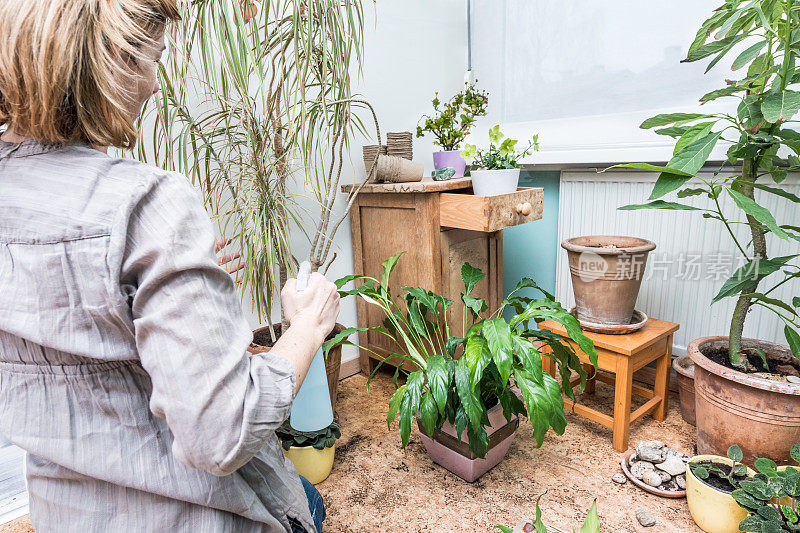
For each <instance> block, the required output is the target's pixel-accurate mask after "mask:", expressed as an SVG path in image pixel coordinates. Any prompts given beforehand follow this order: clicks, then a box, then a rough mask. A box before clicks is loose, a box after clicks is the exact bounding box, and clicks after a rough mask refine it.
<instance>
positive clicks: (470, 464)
mask: <svg viewBox="0 0 800 533" xmlns="http://www.w3.org/2000/svg"><path fill="white" fill-rule="evenodd" d="M488 415H489V422H490V423H491V426H490V427H487V428H486V433H487V434H488V435H489V451H488V452H487V453H486V457H484V458H482V459H481V458H479V457H477V456H476V455H475V454H474V453H472V450H470V449H469V442H468V440H467V431H466V430H464V432H463V433H462V434H461V438H460V439H459V437H458V436H457V435H456V428H455V427H453V425H452V424H450V423H449V422H445V423H444V425H442V429H441V431H437V432H436V433H434V434H433V438H430V437H428V435H427V434H426V433H425V429H424V428H423V427H422V424H421V423H420V421H419V419H418V420H417V425H418V426H419V436H420V439H421V440H422V444H423V445H424V446H425V450H427V452H428V455H430V456H431V459H432V460H433V462H434V463H436V464H438V465H441V466H443V467H444V468H446V469H447V470H449V471H450V472H452V473H454V474H455V475H457V476H458V477H460V478H461V479H463V480H464V481H468V482H469V483H472V482H473V481H475V480H476V479H478V478H479V477H481V476H482V475H483V474H485V473H486V472H488V471H489V470H491V469H492V468H494V467H495V466H497V465H498V464H499V463H500V461H502V460H503V458H504V457H505V456H506V454H507V453H508V449H509V448H510V447H511V443H512V442H514V435H515V433H516V431H517V426H519V419H518V418H517V417H514V419H513V420H512V421H511V422H509V421H507V420H506V418H505V416H503V408H502V407H501V406H500V405H499V404H498V405H496V406H494V407H492V408H491V409H489V412H488Z"/></svg>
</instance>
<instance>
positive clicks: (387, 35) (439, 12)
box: [244, 0, 467, 361]
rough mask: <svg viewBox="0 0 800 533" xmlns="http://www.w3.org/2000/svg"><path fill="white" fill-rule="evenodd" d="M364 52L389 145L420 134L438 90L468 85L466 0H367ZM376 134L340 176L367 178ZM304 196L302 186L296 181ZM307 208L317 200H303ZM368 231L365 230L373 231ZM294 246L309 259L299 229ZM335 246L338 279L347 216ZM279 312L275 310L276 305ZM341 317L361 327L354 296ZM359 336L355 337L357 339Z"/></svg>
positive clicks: (347, 267) (360, 88) (349, 261)
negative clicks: (392, 136) (395, 135)
mask: <svg viewBox="0 0 800 533" xmlns="http://www.w3.org/2000/svg"><path fill="white" fill-rule="evenodd" d="M364 6H365V28H364V33H365V45H364V49H365V54H364V65H363V69H362V74H361V75H359V74H358V73H357V71H356V69H354V70H353V75H354V77H355V78H356V79H357V80H358V81H357V83H356V84H355V89H354V92H356V93H358V94H360V95H362V96H363V97H364V98H365V99H366V100H368V101H369V102H370V103H371V104H372V105H373V107H374V108H375V111H376V113H377V115H378V121H379V124H380V127H381V135H382V136H383V142H384V143H385V142H386V132H387V131H415V130H416V126H417V121H418V119H419V117H420V116H421V115H422V114H423V113H427V112H429V111H430V109H429V108H430V100H431V99H432V98H433V96H434V92H436V91H439V92H440V96H442V97H447V98H449V97H450V96H451V95H452V94H454V93H455V92H457V91H459V90H460V88H461V86H462V84H463V83H464V73H465V70H466V54H467V52H466V50H467V48H466V35H467V30H466V0H437V1H435V2H431V1H426V0H380V2H377V3H376V4H373V3H372V2H370V1H369V0H364ZM363 118H364V122H365V125H366V126H367V131H369V132H370V133H371V134H372V135H374V126H371V124H372V119H371V117H370V116H369V115H368V114H366V113H365V114H364V115H363ZM374 143H375V142H374V139H356V141H355V142H354V143H353V146H352V148H351V151H350V160H349V161H346V162H345V168H344V170H343V171H342V181H343V182H344V183H350V182H352V181H353V180H354V179H355V181H362V180H363V179H364V177H365V173H366V172H365V169H364V165H363V162H362V156H361V146H362V145H363V144H374ZM433 150H434V147H433V143H432V140H431V138H429V137H425V138H422V139H416V138H415V139H414V160H415V161H419V162H420V163H423V164H424V165H425V170H426V173H429V172H430V171H431V170H432V169H433V161H432V156H431V153H432V152H433ZM294 189H295V190H296V192H298V194H301V195H302V194H305V193H304V192H303V185H302V184H301V183H298V184H295V187H294ZM344 199H345V197H344V195H340V198H339V200H338V202H337V209H338V212H341V210H342V209H343V208H344V203H345V202H344ZM301 203H302V205H304V206H305V207H307V208H308V209H309V210H312V211H313V210H314V209H315V204H314V201H313V200H311V199H309V198H305V199H303V198H301ZM368 230H369V229H368V228H365V231H368ZM292 237H293V246H294V250H295V255H296V256H297V257H298V258H302V257H306V256H307V254H308V250H309V248H310V246H309V244H308V242H307V240H306V239H305V237H304V236H303V235H302V234H301V232H299V231H295V232H293V235H292ZM333 250H335V251H336V252H337V253H338V256H337V259H336V261H335V262H334V263H333V265H332V266H331V269H330V271H329V272H328V277H329V278H330V279H336V278H339V277H341V276H345V275H347V274H351V273H352V272H353V254H352V247H351V240H350V225H349V221H345V223H344V224H342V226H341V227H340V229H339V232H338V234H337V235H336V239H335V243H334V247H333ZM244 307H245V310H246V312H247V313H248V317H249V320H250V323H251V325H252V326H253V327H255V326H256V325H257V324H258V321H257V319H256V317H255V316H254V314H253V313H250V304H249V302H245V303H244ZM276 311H277V309H276ZM339 322H341V323H342V324H344V325H345V326H355V325H356V310H355V300H354V299H353V298H347V299H345V300H343V301H342V310H341V314H340V315H339ZM353 340H355V337H354V338H353ZM356 357H358V353H357V350H356V349H355V348H353V347H349V346H345V348H344V352H343V357H342V359H343V361H346V360H349V359H353V358H356Z"/></svg>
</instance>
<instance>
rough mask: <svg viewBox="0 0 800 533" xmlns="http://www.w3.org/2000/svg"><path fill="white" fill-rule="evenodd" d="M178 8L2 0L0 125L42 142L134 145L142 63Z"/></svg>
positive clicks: (148, 1)
mask: <svg viewBox="0 0 800 533" xmlns="http://www.w3.org/2000/svg"><path fill="white" fill-rule="evenodd" d="M176 3H177V0H0V125H3V124H5V125H7V126H11V127H13V128H14V130H15V131H17V132H20V133H24V134H25V135H28V136H30V137H33V138H34V139H36V140H37V141H39V142H43V143H63V142H70V141H83V142H86V143H89V144H93V145H99V146H117V147H120V148H131V147H133V145H134V144H135V143H136V129H135V127H134V125H133V124H132V118H131V116H130V104H129V103H128V102H129V99H130V91H131V86H132V85H133V84H134V83H135V79H136V78H135V76H136V75H137V63H138V60H139V59H141V54H142V47H143V46H144V45H145V44H146V43H148V42H153V41H154V39H155V38H156V37H157V36H158V35H159V34H160V33H161V32H162V31H163V30H164V26H165V24H166V22H167V20H170V19H172V20H177V19H178V18H179V17H180V15H179V11H178V6H177V5H176ZM126 58H127V59H126ZM131 59H132V61H131Z"/></svg>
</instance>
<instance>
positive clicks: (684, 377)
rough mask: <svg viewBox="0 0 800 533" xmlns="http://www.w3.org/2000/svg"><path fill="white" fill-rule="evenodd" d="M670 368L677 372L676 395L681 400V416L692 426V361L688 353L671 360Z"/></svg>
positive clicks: (693, 414) (693, 423)
mask: <svg viewBox="0 0 800 533" xmlns="http://www.w3.org/2000/svg"><path fill="white" fill-rule="evenodd" d="M672 368H673V369H674V370H675V373H676V374H678V397H679V398H680V402H681V416H682V417H683V419H684V421H686V423H688V424H691V425H693V426H694V425H695V410H694V363H693V362H692V360H691V358H690V357H689V356H688V355H684V356H681V357H678V358H677V359H675V360H673V361H672Z"/></svg>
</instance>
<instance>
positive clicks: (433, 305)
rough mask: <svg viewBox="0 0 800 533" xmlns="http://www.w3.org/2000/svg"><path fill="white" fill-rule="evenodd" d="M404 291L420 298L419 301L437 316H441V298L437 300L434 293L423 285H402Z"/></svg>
mask: <svg viewBox="0 0 800 533" xmlns="http://www.w3.org/2000/svg"><path fill="white" fill-rule="evenodd" d="M402 289H403V290H404V291H406V292H407V293H408V294H410V295H411V296H413V297H414V298H416V299H417V300H419V303H420V304H422V305H423V306H425V308H426V309H427V310H428V311H430V312H431V313H433V315H434V316H436V317H437V318H438V317H439V306H438V303H439V300H437V299H436V298H435V297H434V295H433V293H431V292H428V291H426V290H425V289H423V288H422V287H402Z"/></svg>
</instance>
